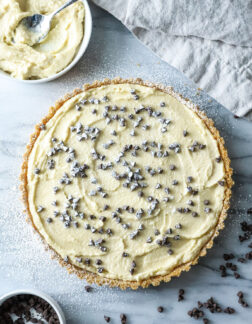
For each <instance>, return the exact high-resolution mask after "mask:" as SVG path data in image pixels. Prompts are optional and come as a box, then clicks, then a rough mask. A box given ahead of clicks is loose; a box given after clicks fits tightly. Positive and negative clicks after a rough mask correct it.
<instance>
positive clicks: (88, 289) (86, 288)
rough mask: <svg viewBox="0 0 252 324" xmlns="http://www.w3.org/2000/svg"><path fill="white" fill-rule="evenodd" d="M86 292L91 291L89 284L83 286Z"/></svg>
mask: <svg viewBox="0 0 252 324" xmlns="http://www.w3.org/2000/svg"><path fill="white" fill-rule="evenodd" d="M85 290H86V292H91V291H92V290H93V288H92V287H91V286H85Z"/></svg>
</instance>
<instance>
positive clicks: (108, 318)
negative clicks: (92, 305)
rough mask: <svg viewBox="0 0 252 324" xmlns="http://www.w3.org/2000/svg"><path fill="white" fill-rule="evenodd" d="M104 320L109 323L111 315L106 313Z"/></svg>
mask: <svg viewBox="0 0 252 324" xmlns="http://www.w3.org/2000/svg"><path fill="white" fill-rule="evenodd" d="M104 320H105V322H107V323H109V322H110V317H109V316H106V315H104Z"/></svg>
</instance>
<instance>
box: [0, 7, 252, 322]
mask: <svg viewBox="0 0 252 324" xmlns="http://www.w3.org/2000/svg"><path fill="white" fill-rule="evenodd" d="M91 9H92V14H93V19H94V29H93V34H92V38H91V42H90V45H89V47H88V50H87V52H86V53H85V55H84V56H83V58H82V59H81V61H80V62H79V63H78V64H77V65H76V66H75V68H74V69H72V70H71V71H70V72H69V73H67V74H66V75H65V76H63V77H61V78H60V79H58V80H55V81H53V82H50V83H47V84H41V85H27V84H22V83H19V82H16V81H14V80H6V79H0V102H1V107H0V295H2V294H3V293H6V292H8V291H10V290H13V289H18V288H37V289H40V290H43V291H44V292H46V293H48V294H50V295H52V296H53V297H55V298H56V299H57V300H58V301H59V303H60V304H61V305H62V307H63V309H64V311H65V314H66V317H67V323H69V324H83V323H86V324H96V323H105V322H104V319H103V315H104V314H106V315H108V316H110V317H111V323H120V317H119V316H120V313H125V314H126V315H127V317H128V322H127V323H132V324H133V323H138V324H141V323H143V324H157V323H158V324H163V323H166V324H167V323H176V324H178V323H194V322H195V320H194V319H191V318H190V317H189V316H188V315H187V311H188V310H190V309H192V308H193V307H195V306H196V303H197V301H198V300H201V301H206V300H207V299H208V298H209V297H211V296H213V297H214V298H216V300H217V301H218V302H219V303H220V305H221V306H223V307H224V306H225V307H226V306H231V307H233V308H235V310H236V313H235V314H234V315H228V314H224V313H221V314H211V313H210V312H209V311H208V310H206V311H205V314H206V317H207V318H209V319H211V323H227V322H229V324H234V323H239V324H240V323H251V318H252V261H247V262H246V263H245V264H241V263H239V262H237V260H235V261H234V263H235V264H237V265H238V272H239V273H240V275H241V278H240V279H235V278H234V276H233V274H232V271H228V273H229V274H228V276H227V277H226V278H221V275H220V271H219V265H220V264H223V263H224V260H223V259H222V255H223V253H231V252H232V253H233V254H234V255H235V256H236V257H240V256H244V254H245V253H247V252H248V251H249V248H248V244H249V243H251V240H250V241H249V240H248V241H245V242H243V243H240V242H239V240H238V235H239V234H241V233H242V232H241V229H240V222H241V221H248V222H250V223H251V222H252V219H251V218H252V215H251V214H247V209H248V208H249V207H252V126H251V123H249V122H248V121H246V120H243V119H235V118H234V117H233V116H232V114H231V113H230V112H228V111H227V110H226V109H225V108H224V107H222V106H221V105H220V104H218V103H217V102H216V101H215V100H213V99H212V98H210V97H209V96H207V95H206V94H205V93H204V92H202V91H200V92H199V91H198V90H197V87H196V86H195V85H194V84H193V83H192V82H190V81H189V80H188V79H186V78H185V77H184V76H183V75H182V74H181V73H180V72H178V71H177V70H175V69H174V68H172V67H171V66H169V65H168V64H166V63H164V62H162V61H161V60H160V59H159V58H158V57H156V56H155V55H154V54H153V53H151V52H150V51H149V50H148V49H146V48H145V47H144V46H143V45H141V44H140V43H139V42H138V41H137V40H136V39H135V38H134V37H133V36H132V35H131V34H130V33H129V32H128V31H127V30H126V29H125V28H124V27H123V26H122V25H121V23H120V22H118V21H117V20H116V19H114V18H113V17H112V16H110V15H109V14H107V13H106V12H104V11H102V10H100V9H99V8H97V7H95V6H93V5H91ZM115 76H121V77H141V78H143V79H145V80H151V81H153V82H160V83H164V84H166V85H172V86H174V88H175V89H176V90H178V91H179V92H181V93H183V94H184V95H185V96H187V97H189V98H191V99H192V100H193V101H194V102H196V103H198V104H199V105H200V107H201V108H202V109H204V110H205V111H206V112H207V114H208V116H209V117H212V118H213V120H214V121H215V124H216V126H217V128H218V129H219V130H220V132H221V135H222V136H223V137H224V139H225V141H226V146H227V148H228V151H229V154H230V157H231V160H232V167H233V168H234V181H235V186H234V189H233V198H232V210H231V211H230V213H229V216H228V219H227V220H226V227H225V229H224V230H223V231H222V232H221V234H220V236H219V237H218V238H217V239H216V241H215V245H214V247H213V248H212V249H211V250H210V251H209V252H208V254H207V256H206V257H204V258H202V259H201V260H200V262H199V264H198V265H196V266H194V267H193V268H192V269H191V270H190V271H189V272H188V273H183V274H182V275H181V276H180V278H175V279H173V280H172V281H171V282H170V283H166V284H165V283H163V284H161V285H160V286H159V287H150V288H148V289H139V290H137V291H131V290H127V291H120V290H119V289H109V288H107V287H96V286H94V289H93V291H92V293H89V294H88V293H87V292H85V289H84V286H85V282H84V281H81V280H79V279H77V278H76V277H75V276H74V275H71V276H70V275H68V274H67V272H66V270H65V269H63V268H61V267H60V266H59V265H58V263H57V262H56V261H52V260H50V257H49V253H48V252H46V251H44V248H43V246H42V245H41V244H40V242H39V240H38V238H37V237H36V235H33V233H32V229H31V227H30V226H29V225H27V224H26V222H25V216H24V215H23V214H22V210H23V206H22V204H21V202H20V193H19V190H18V175H19V173H20V165H21V162H22V154H23V152H24V150H25V144H26V143H27V141H28V139H29V134H31V133H32V131H33V129H34V125H35V123H37V122H38V121H40V120H41V118H42V117H43V116H44V115H45V114H46V113H47V111H48V107H49V106H50V105H53V103H54V102H55V100H57V99H58V98H60V97H61V96H62V95H63V94H64V93H65V92H67V91H71V90H73V89H74V88H75V87H80V86H81V85H82V84H83V83H86V82H91V81H93V80H95V79H103V78H104V77H110V78H112V77H115ZM232 261H233V260H232ZM232 261H231V262H232ZM179 288H184V289H185V300H184V301H181V302H178V301H177V296H178V289H179ZM239 290H242V291H243V292H244V293H245V299H246V300H247V302H248V303H249V305H251V306H250V307H249V308H243V307H241V305H239V304H238V297H237V296H236V293H237V292H238V291H239ZM160 305H161V306H163V307H164V312H163V313H162V314H160V313H158V312H157V306H160ZM198 322H200V323H202V320H199V321H198ZM196 323H197V322H196Z"/></svg>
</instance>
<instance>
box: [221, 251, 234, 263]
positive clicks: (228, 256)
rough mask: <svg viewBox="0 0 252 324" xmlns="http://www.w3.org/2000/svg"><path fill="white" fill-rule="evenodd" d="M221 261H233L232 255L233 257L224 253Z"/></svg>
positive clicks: (231, 254)
mask: <svg viewBox="0 0 252 324" xmlns="http://www.w3.org/2000/svg"><path fill="white" fill-rule="evenodd" d="M223 259H224V260H225V261H228V260H231V259H234V255H233V253H230V254H227V253H224V254H223Z"/></svg>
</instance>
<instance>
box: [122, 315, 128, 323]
mask: <svg viewBox="0 0 252 324" xmlns="http://www.w3.org/2000/svg"><path fill="white" fill-rule="evenodd" d="M120 319H121V323H122V324H125V323H126V321H127V317H126V315H125V314H120Z"/></svg>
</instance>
